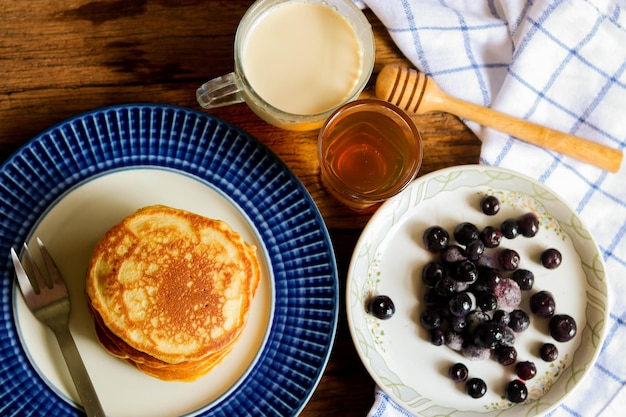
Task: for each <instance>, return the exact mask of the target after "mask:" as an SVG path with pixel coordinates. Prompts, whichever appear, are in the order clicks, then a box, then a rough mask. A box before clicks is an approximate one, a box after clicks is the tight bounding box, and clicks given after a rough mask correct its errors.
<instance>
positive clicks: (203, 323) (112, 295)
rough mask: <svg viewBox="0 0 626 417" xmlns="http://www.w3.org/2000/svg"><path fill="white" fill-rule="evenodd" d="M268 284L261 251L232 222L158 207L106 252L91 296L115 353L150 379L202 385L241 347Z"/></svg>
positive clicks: (136, 218) (100, 252)
mask: <svg viewBox="0 0 626 417" xmlns="http://www.w3.org/2000/svg"><path fill="white" fill-rule="evenodd" d="M260 278H261V273H260V268H259V262H258V259H257V257H256V248H255V247H254V246H253V245H250V244H248V243H247V242H245V241H244V240H243V239H242V237H241V236H240V235H239V234H238V233H236V232H235V231H233V230H232V229H231V228H230V226H229V225H228V224H226V223H225V222H223V221H219V220H213V219H208V218H206V217H203V216H199V215H197V214H193V213H190V212H187V211H183V210H179V209H174V208H170V207H165V206H150V207H146V208H143V209H141V210H139V211H137V212H136V213H134V214H132V215H130V216H128V217H126V218H125V219H123V220H122V222H121V223H119V224H118V225H116V226H114V227H113V228H112V229H110V230H109V231H108V232H107V233H106V234H105V236H104V237H103V238H102V239H101V240H100V242H99V243H98V244H97V245H96V247H95V249H94V252H93V256H92V259H91V263H90V265H89V270H88V272H87V282H86V293H87V300H88V304H89V308H90V311H91V313H92V315H93V318H94V322H95V327H96V333H97V336H98V339H99V341H100V343H101V344H102V345H103V346H104V347H105V348H106V350H108V351H109V352H110V353H111V354H113V355H114V356H117V357H119V358H122V359H125V360H126V361H128V362H129V363H130V364H132V365H133V366H135V367H137V368H138V369H139V370H141V371H143V372H145V373H146V374H148V375H152V376H154V377H157V378H160V379H163V380H167V381H193V380H195V379H197V378H199V377H200V376H203V375H205V374H206V373H207V372H209V371H210V370H211V369H212V368H214V367H215V366H216V365H217V364H218V363H219V362H220V361H221V360H222V359H223V358H224V357H225V356H226V355H228V353H229V352H230V351H231V350H232V348H233V345H234V344H235V342H236V340H237V339H238V337H239V336H240V335H241V333H242V331H243V328H244V326H245V323H246V320H247V318H248V313H249V310H250V305H251V303H252V299H253V297H254V294H255V292H256V289H257V287H258V284H259V281H260Z"/></svg>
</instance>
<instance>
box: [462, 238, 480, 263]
mask: <svg viewBox="0 0 626 417" xmlns="http://www.w3.org/2000/svg"><path fill="white" fill-rule="evenodd" d="M484 252H485V244H484V243H483V241H482V240H478V239H477V240H472V241H471V242H470V243H468V244H467V246H466V247H465V255H466V256H467V258H468V259H469V260H470V261H477V260H478V258H480V257H481V256H482V254H483V253H484Z"/></svg>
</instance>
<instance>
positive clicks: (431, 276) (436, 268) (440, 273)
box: [422, 262, 448, 287]
mask: <svg viewBox="0 0 626 417" xmlns="http://www.w3.org/2000/svg"><path fill="white" fill-rule="evenodd" d="M446 275H448V271H447V270H446V267H445V266H444V265H443V264H442V263H440V262H428V263H427V264H426V265H424V269H423V270H422V282H424V284H426V285H428V286H429V287H434V286H435V285H436V284H437V281H439V280H440V279H442V278H443V277H445V276H446Z"/></svg>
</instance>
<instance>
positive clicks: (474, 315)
mask: <svg viewBox="0 0 626 417" xmlns="http://www.w3.org/2000/svg"><path fill="white" fill-rule="evenodd" d="M489 320H491V318H490V317H489V315H488V314H487V313H484V312H482V311H480V310H472V311H470V312H469V314H468V315H467V316H465V321H466V322H467V331H468V332H469V333H474V332H475V331H476V329H477V328H478V327H479V326H480V325H482V324H483V323H485V322H487V321H489Z"/></svg>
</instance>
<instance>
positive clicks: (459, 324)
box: [450, 316, 467, 333]
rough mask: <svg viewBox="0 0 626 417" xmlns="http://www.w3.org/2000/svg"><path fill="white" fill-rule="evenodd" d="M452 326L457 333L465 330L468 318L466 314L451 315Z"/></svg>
mask: <svg viewBox="0 0 626 417" xmlns="http://www.w3.org/2000/svg"><path fill="white" fill-rule="evenodd" d="M450 328H451V329H452V330H454V331H455V332H457V333H463V331H465V329H466V328H467V320H465V316H463V317H460V316H459V317H457V316H453V317H450Z"/></svg>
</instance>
